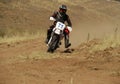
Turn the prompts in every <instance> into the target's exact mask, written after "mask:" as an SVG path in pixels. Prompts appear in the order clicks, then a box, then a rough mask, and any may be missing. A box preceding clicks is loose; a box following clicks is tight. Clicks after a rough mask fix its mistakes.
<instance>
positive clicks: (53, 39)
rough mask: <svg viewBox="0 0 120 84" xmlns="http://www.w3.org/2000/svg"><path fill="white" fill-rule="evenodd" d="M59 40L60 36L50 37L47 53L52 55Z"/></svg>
mask: <svg viewBox="0 0 120 84" xmlns="http://www.w3.org/2000/svg"><path fill="white" fill-rule="evenodd" d="M59 40H60V36H59V35H57V34H53V35H52V37H51V38H50V43H49V45H48V50H47V52H51V53H53V52H54V51H55V50H56V49H57V47H58V43H59Z"/></svg>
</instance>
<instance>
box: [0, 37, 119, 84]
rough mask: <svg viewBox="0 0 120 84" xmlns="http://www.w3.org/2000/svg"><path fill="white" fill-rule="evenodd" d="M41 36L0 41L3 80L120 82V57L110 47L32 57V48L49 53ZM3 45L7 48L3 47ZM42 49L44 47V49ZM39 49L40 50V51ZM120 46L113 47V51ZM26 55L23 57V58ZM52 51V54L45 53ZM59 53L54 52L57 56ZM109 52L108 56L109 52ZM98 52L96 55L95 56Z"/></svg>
mask: <svg viewBox="0 0 120 84" xmlns="http://www.w3.org/2000/svg"><path fill="white" fill-rule="evenodd" d="M43 44H44V42H41V41H40V39H36V40H31V41H25V42H19V43H16V44H9V45H8V44H1V45H0V49H1V51H0V67H1V69H0V84H80V83H82V84H88V83H89V84H119V83H120V76H119V70H120V67H119V65H120V58H119V54H120V53H118V56H116V55H114V56H115V57H113V56H112V54H111V53H108V52H110V51H109V50H107V51H106V52H103V53H104V54H103V53H101V55H103V57H102V56H101V55H100V53H96V54H93V55H91V54H89V53H88V52H87V47H86V48H84V49H83V48H82V46H81V47H79V48H76V49H75V51H74V52H73V53H70V54H69V53H60V52H61V50H60V51H58V52H56V53H57V54H58V55H59V57H56V58H51V59H34V58H29V55H30V54H31V53H32V52H33V51H38V52H40V53H46V46H45V45H44V46H43ZM3 48H4V49H3ZM41 49H42V50H43V51H42V52H41ZM39 50H40V51H39ZM119 50H120V49H119V48H118V49H113V50H112V51H114V52H112V53H115V52H117V51H119ZM20 55H23V56H24V58H21V57H20ZM46 55H49V54H46ZM54 55H56V54H52V56H54ZM108 55H109V56H108ZM94 56H95V57H94Z"/></svg>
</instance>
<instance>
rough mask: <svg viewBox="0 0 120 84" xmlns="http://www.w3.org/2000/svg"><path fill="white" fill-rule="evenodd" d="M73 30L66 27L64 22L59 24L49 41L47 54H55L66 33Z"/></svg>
mask: <svg viewBox="0 0 120 84" xmlns="http://www.w3.org/2000/svg"><path fill="white" fill-rule="evenodd" d="M71 31H72V28H71V27H68V26H66V25H65V24H64V23H62V22H57V23H56V26H55V28H53V31H52V34H51V37H50V39H49V41H48V44H47V46H48V50H47V52H51V53H53V52H54V51H55V50H56V49H57V48H58V47H59V46H60V42H61V39H62V38H63V37H64V32H67V33H68V32H71Z"/></svg>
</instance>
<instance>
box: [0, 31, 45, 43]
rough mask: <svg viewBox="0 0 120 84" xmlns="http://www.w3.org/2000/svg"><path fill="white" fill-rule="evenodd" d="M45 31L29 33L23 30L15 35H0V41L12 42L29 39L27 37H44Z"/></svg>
mask: <svg viewBox="0 0 120 84" xmlns="http://www.w3.org/2000/svg"><path fill="white" fill-rule="evenodd" d="M44 36H45V33H43V32H42V33H41V32H36V33H29V32H25V33H24V34H22V35H20V34H16V35H12V36H10V37H9V36H8V35H6V36H4V37H0V43H14V42H18V41H25V40H29V39H35V38H40V37H44Z"/></svg>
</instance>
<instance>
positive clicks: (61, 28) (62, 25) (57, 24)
mask: <svg viewBox="0 0 120 84" xmlns="http://www.w3.org/2000/svg"><path fill="white" fill-rule="evenodd" d="M56 28H58V29H60V30H64V28H65V24H63V23H61V22H57V23H56Z"/></svg>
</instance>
